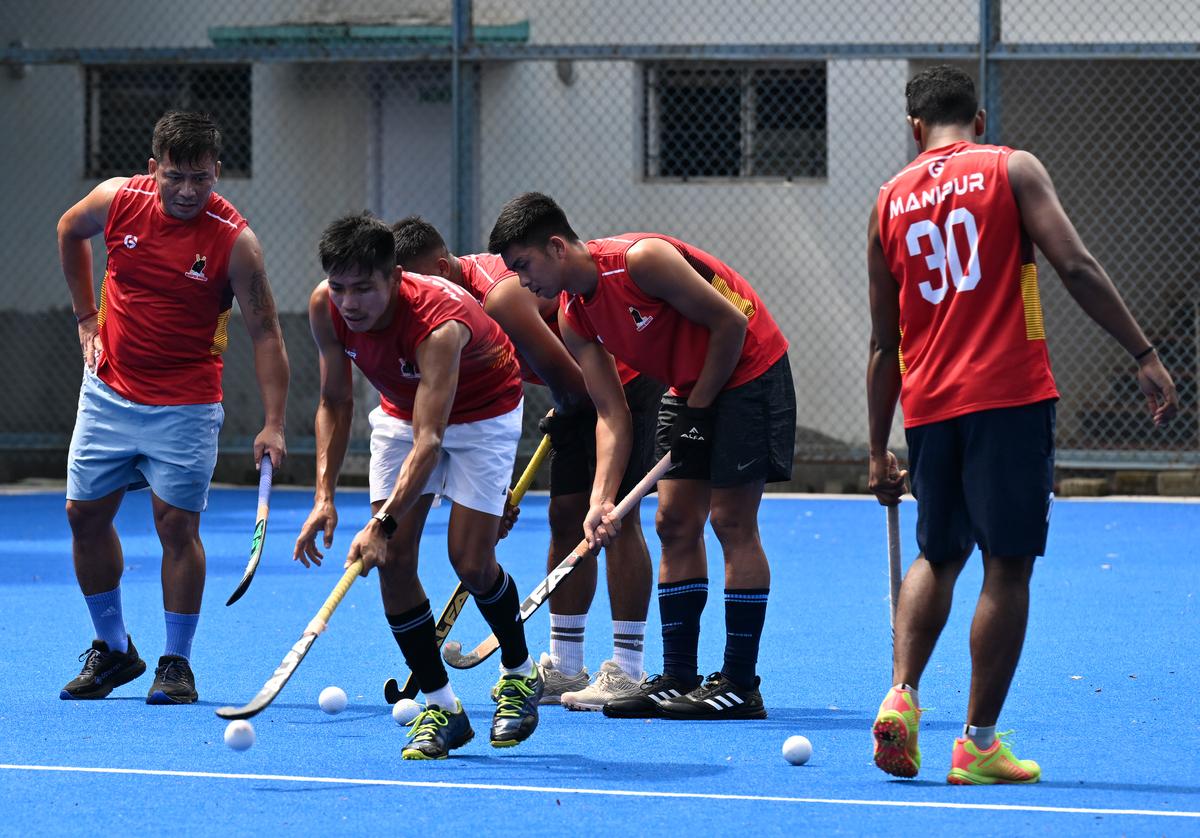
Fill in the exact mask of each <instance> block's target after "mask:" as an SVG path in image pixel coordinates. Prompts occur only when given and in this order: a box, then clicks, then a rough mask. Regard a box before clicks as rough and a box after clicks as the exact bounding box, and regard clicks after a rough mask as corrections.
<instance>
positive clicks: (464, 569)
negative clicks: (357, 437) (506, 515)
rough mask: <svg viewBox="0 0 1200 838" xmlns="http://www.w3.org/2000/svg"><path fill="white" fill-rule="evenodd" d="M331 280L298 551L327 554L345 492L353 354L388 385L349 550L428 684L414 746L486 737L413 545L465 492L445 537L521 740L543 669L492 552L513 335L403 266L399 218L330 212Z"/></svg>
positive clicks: (513, 401) (318, 317)
mask: <svg viewBox="0 0 1200 838" xmlns="http://www.w3.org/2000/svg"><path fill="white" fill-rule="evenodd" d="M320 253H321V266H322V267H323V268H324V269H325V271H326V273H327V274H328V279H327V280H326V281H324V282H322V283H321V284H320V285H318V286H317V288H316V290H315V291H314V292H313V294H312V297H311V298H310V300H309V307H308V318H309V324H310V326H311V328H312V332H313V337H314V338H315V340H316V342H317V348H318V349H319V350H320V364H321V402H320V405H319V407H318V408H317V416H316V436H317V491H316V497H315V498H314V501H313V510H312V512H311V513H310V514H309V516H308V520H307V521H306V522H305V524H304V528H303V529H302V530H301V532H300V536H299V538H298V539H297V540H296V549H295V558H296V559H297V560H299V561H301V562H303V563H304V564H305V566H307V565H308V564H309V562H310V561H313V562H316V563H317V564H320V560H321V558H323V554H322V553H321V551H320V550H319V549H318V548H317V546H316V537H317V534H318V533H323V534H324V543H325V547H326V548H329V547H330V546H331V544H332V541H333V530H334V527H335V526H336V525H337V512H336V511H335V509H334V503H333V497H334V491H335V489H336V486H337V475H338V471H339V470H340V469H341V465H342V458H343V457H344V456H345V453H346V445H347V443H348V441H349V436H350V419H351V416H352V414H353V407H354V401H353V388H352V382H351V377H350V363H351V360H353V362H354V364H356V365H357V366H358V368H359V369H360V370H362V372H363V374H364V375H365V376H366V377H367V379H368V380H369V381H370V382H371V383H372V384H373V385H374V386H375V388H376V389H377V390H379V392H380V406H379V407H378V408H376V409H375V410H373V411H372V412H371V416H370V420H371V467H370V481H371V510H372V512H373V513H374V517H373V518H369V519H368V520H367V522H366V524H365V525H364V526H363V527H362V529H361V530H359V532H358V534H357V535H356V536H355V537H354V541H353V542H352V543H351V545H350V549H349V553H348V555H347V558H346V565H347V566H349V565H350V564H352V563H353V562H354V561H355V560H361V561H362V563H363V574H364V575H365V574H366V573H367V572H369V571H370V569H371V568H373V567H377V568H378V569H379V588H380V593H381V594H382V597H383V605H384V612H385V614H386V615H387V620H388V623H389V624H390V625H391V628H392V632H393V634H394V635H395V637H396V642H397V643H398V644H399V646H400V649H401V652H402V653H403V655H404V659H405V662H406V663H407V665H408V668H409V669H410V670H411V671H412V673H413V675H414V676H415V677H416V679H417V684H418V685H419V686H420V688H421V692H423V693H424V694H425V698H426V701H427V706H426V709H425V711H424V712H423V713H422V714H421V715H420V716H418V717H417V718H416V719H415V720H414V721H413V722H412V724H411V725H410V737H411V739H410V742H409V743H408V745H407V746H406V747H405V748H404V750H403V754H402V755H403V757H404V758H405V759H443V758H445V757H446V756H447V755H448V753H449V751H451V750H453V749H454V748H458V747H461V746H463V745H465V744H466V743H467V742H468V741H470V739H471V738H472V737H473V736H474V732H473V731H472V730H471V724H470V722H469V721H468V719H467V714H466V712H465V711H464V710H463V708H462V704H461V703H460V702H459V700H458V698H457V697H456V696H455V694H454V691H453V689H451V687H450V680H449V678H448V677H447V675H446V669H445V667H444V666H443V665H442V659H441V656H440V655H439V654H438V648H437V640H436V638H435V636H434V621H433V613H432V612H431V611H430V610H429V599H428V597H426V595H425V591H424V589H423V588H422V587H421V580H420V579H419V578H418V576H417V548H418V546H419V544H420V540H421V531H422V530H423V529H424V526H425V519H426V516H427V515H428V514H429V509H430V506H431V505H432V502H433V499H434V497H435V496H438V497H440V496H445V497H448V498H450V499H451V500H452V501H453V506H452V507H451V510H450V522H449V525H448V531H447V541H448V548H449V554H450V563H451V564H452V565H453V566H454V570H455V573H457V574H458V578H459V579H461V580H462V582H463V584H464V585H465V586H466V588H467V590H469V591H470V592H471V593H472V594H473V595H474V597H475V602H476V603H477V604H478V605H479V610H480V611H481V612H482V613H483V616H484V619H486V620H487V623H488V625H489V626H490V627H491V629H492V631H493V633H495V635H496V637H497V639H498V640H499V641H500V652H501V664H502V666H501V677H500V681H499V683H498V684H497V685H496V687H495V689H494V690H493V691H492V699H493V700H494V701H495V702H496V705H497V707H496V712H495V715H494V717H493V721H492V732H491V742H492V745H494V746H495V747H507V746H510V745H516V744H517V743H519V742H521V741H522V740H524V739H526V738H528V737H529V735H530V734H531V733H533V730H534V728H535V727H537V722H538V713H537V704H538V699H540V698H541V694H542V688H543V681H542V677H541V674H540V672H539V669H538V667H537V665H536V664H534V663H533V661H532V660H530V657H529V650H528V648H527V647H526V645H525V629H524V625H523V624H522V623H521V621H520V619H519V616H518V612H519V608H520V601H519V597H518V594H517V586H516V583H515V582H514V581H513V579H512V578H511V577H510V576H509V575H508V574H507V573H505V571H504V568H502V567H500V565H499V564H497V562H496V550H495V545H496V540H497V535H498V533H499V529H500V516H501V514H502V513H503V511H504V502H505V499H506V497H507V495H508V483H509V479H510V478H511V476H512V471H513V462H514V460H515V459H516V453H517V442H518V441H519V440H520V438H521V412H522V402H521V393H522V391H521V379H520V374H519V368H518V366H517V360H516V355H515V352H514V350H513V346H512V343H511V342H509V340H508V338H507V337H505V335H504V333H503V332H502V331H500V327H499V326H497V325H496V323H495V321H493V320H492V319H491V318H489V317H488V316H487V315H486V314H484V311H483V309H482V308H481V307H480V306H479V304H478V303H477V302H476V301H475V300H474V299H473V298H472V297H471V296H470V295H469V294H468V293H467V292H466V291H464V290H463V289H462V288H459V287H458V286H457V285H454V284H453V283H451V282H447V281H446V280H444V279H441V278H440V277H430V276H421V275H419V274H410V273H406V272H403V271H401V270H400V268H398V267H397V266H396V249H395V239H394V238H393V236H392V230H391V228H390V227H389V226H388V225H387V224H385V223H383V222H382V221H380V220H379V219H377V218H374V217H373V216H371V215H369V214H367V213H363V214H361V215H354V216H349V217H346V218H343V219H340V220H339V221H336V222H334V223H333V224H332V225H330V226H329V228H328V229H326V230H325V233H324V235H323V236H322V237H321V244H320Z"/></svg>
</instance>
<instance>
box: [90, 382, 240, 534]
mask: <svg viewBox="0 0 1200 838" xmlns="http://www.w3.org/2000/svg"><path fill="white" fill-rule="evenodd" d="M224 422H225V410H224V408H222V407H221V403H220V402H212V403H208V404H177V405H147V404H140V403H138V402H132V401H130V400H129V399H127V398H125V397H124V396H122V395H121V394H120V393H118V392H117V391H116V390H114V389H112V388H111V387H109V386H108V385H107V384H105V383H104V382H103V381H101V380H100V378H99V376H97V375H96V374H95V373H94V372H92V371H91V370H89V369H84V372H83V383H82V385H81V386H80V388H79V412H78V414H77V415H76V417H75V431H74V433H73V434H72V435H71V449H70V453H69V454H68V455H67V457H68V459H67V499H68V500H99V499H100V498H103V497H107V496H108V495H111V494H112V493H113V492H115V491H117V490H118V489H144V488H145V487H146V486H149V487H150V489H151V491H153V492H154V494H155V495H157V496H158V497H159V498H160V499H162V500H164V501H166V502H167V503H169V504H170V505H171V506H174V507H176V508H177V509H186V510H188V511H189V512H203V511H204V509H205V508H206V507H207V506H208V487H209V484H210V483H211V482H212V474H213V469H214V468H215V467H216V465H217V436H218V434H220V432H221V425H222V424H224Z"/></svg>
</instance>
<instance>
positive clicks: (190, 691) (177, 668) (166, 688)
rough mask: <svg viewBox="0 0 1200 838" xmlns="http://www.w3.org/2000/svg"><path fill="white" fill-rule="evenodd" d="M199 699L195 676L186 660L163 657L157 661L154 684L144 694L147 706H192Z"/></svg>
mask: <svg viewBox="0 0 1200 838" xmlns="http://www.w3.org/2000/svg"><path fill="white" fill-rule="evenodd" d="M199 697H200V696H199V695H198V694H197V693H196V676H195V675H193V674H192V668H191V667H190V666H189V665H188V660H187V658H181V657H180V656H179V655H163V656H162V657H161V658H159V659H158V668H157V669H155V670H154V683H153V684H151V685H150V692H149V693H147V694H146V703H147V704H193V703H195V701H196V699H198V698H199Z"/></svg>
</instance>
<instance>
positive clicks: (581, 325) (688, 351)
mask: <svg viewBox="0 0 1200 838" xmlns="http://www.w3.org/2000/svg"><path fill="white" fill-rule="evenodd" d="M651 238H652V239H662V240H663V241H665V242H667V243H668V244H670V245H671V246H672V247H674V248H675V249H676V250H678V251H679V253H680V254H681V255H682V256H683V258H684V259H686V260H687V262H688V264H689V265H691V266H692V268H693V269H694V270H695V271H696V272H697V273H698V274H700V276H702V277H704V278H705V279H706V280H707V281H708V282H709V283H711V284H712V286H713V287H714V288H716V289H717V291H719V292H720V294H721V296H723V297H724V298H725V299H727V300H729V302H731V303H732V304H733V305H734V306H735V307H736V308H737V309H738V310H740V311H741V312H742V313H743V314H745V315H746V317H747V318H749V323H748V325H747V328H746V340H745V342H744V343H743V344H742V354H741V357H740V358H739V360H738V363H737V366H736V367H735V368H734V370H733V374H732V375H731V376H730V377H729V380H728V381H727V382H725V387H724V388H723V389H725V390H728V389H730V388H732V387H737V386H739V385H741V384H745V383H746V382H747V381H752V380H753V379H755V378H757V377H758V376H760V375H762V374H763V373H764V372H766V371H767V369H768V368H769V367H770V366H771V365H772V364H774V363H775V362H776V361H778V360H779V359H780V358H781V357H783V353H784V352H786V351H787V347H788V343H787V339H786V338H784V336H783V333H782V332H781V331H779V327H778V326H777V325H776V324H775V320H774V318H772V317H771V313H770V312H769V311H767V308H766V306H764V305H763V304H762V300H760V299H759V298H758V295H757V294H756V293H754V289H753V288H751V287H750V283H748V282H747V281H746V280H745V279H744V278H742V276H741V274H739V273H738V272H737V271H735V270H734V269H733V268H731V267H729V266H728V265H726V264H725V263H724V262H722V261H721V260H720V259H718V258H717V257H715V256H713V255H711V254H709V253H705V252H704V251H703V250H701V249H700V248H698V247H695V246H693V245H690V244H687V243H686V242H682V241H680V240H679V239H675V238H671V237H670V236H663V235H660V234H658V233H624V234H622V235H620V236H612V237H610V238H606V239H596V240H594V241H590V242H588V243H587V248H588V252H589V253H591V255H592V261H593V262H595V264H596V272H597V274H598V281H597V283H596V290H595V291H594V292H593V293H592V296H591V297H590V298H589V299H584V298H583V297H581V296H570V295H568V294H566V293H565V292H564V294H563V296H562V306H563V312H564V315H565V317H566V319H567V322H568V323H569V324H570V326H571V328H572V329H574V330H575V331H577V332H578V333H579V334H580V335H581V336H582V337H585V338H587V339H589V340H599V341H600V342H601V343H602V344H604V348H605V349H607V350H608V351H609V352H610V353H612V355H613V357H614V358H617V359H618V360H620V361H624V362H625V363H627V364H628V365H629V366H630V367H632V368H633V369H635V370H637V371H638V372H641V373H644V374H646V375H648V376H650V377H651V378H653V379H655V380H656V381H662V382H664V383H666V384H667V385H669V386H670V387H671V391H672V392H673V393H674V394H675V395H682V396H686V395H688V394H689V393H690V392H691V391H692V388H693V387H694V386H695V384H696V379H697V378H698V377H699V375H700V370H701V369H702V368H703V367H704V358H705V355H706V354H707V352H708V339H709V331H708V329H706V328H704V327H703V326H701V325H699V324H697V323H694V322H693V321H691V320H688V319H687V318H686V317H684V316H683V315H682V314H681V313H680V312H679V311H678V310H676V309H675V308H673V307H672V306H671V305H670V304H669V303H668V302H667V301H666V300H663V299H660V298H658V297H652V296H650V295H649V294H647V293H646V292H644V291H642V290H641V289H640V288H638V286H637V285H636V284H635V283H634V282H633V280H631V279H630V278H629V270H628V267H627V265H626V262H625V255H626V253H627V252H628V251H629V248H631V247H633V245H635V244H636V243H637V242H639V241H641V240H642V239H651Z"/></svg>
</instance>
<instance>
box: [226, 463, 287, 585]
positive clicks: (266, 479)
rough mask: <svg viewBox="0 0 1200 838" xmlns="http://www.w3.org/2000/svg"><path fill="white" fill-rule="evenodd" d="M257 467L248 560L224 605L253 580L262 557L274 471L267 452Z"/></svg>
mask: <svg viewBox="0 0 1200 838" xmlns="http://www.w3.org/2000/svg"><path fill="white" fill-rule="evenodd" d="M258 468H259V473H258V520H257V521H255V522H254V537H253V538H252V539H250V561H249V562H247V563H246V571H245V572H244V573H243V574H242V581H241V582H239V583H238V586H237V588H235V589H234V591H233V593H232V594H231V595H230V597H229V599H228V600H227V601H226V602H225V605H226V606H230V605H233V604H234V603H235V602H237V601H238V600H239V599H241V598H242V594H244V593H246V591H247V589H249V587H250V583H251V582H252V581H253V580H254V571H256V570H258V561H259V559H261V558H262V551H263V544H264V543H266V540H267V514H268V513H269V512H270V511H271V508H270V507H271V478H272V476H273V475H274V472H275V466H274V464H273V463H272V462H271V457H270V455H269V454H263V458H262V460H261V461H260V463H259V467H258Z"/></svg>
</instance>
